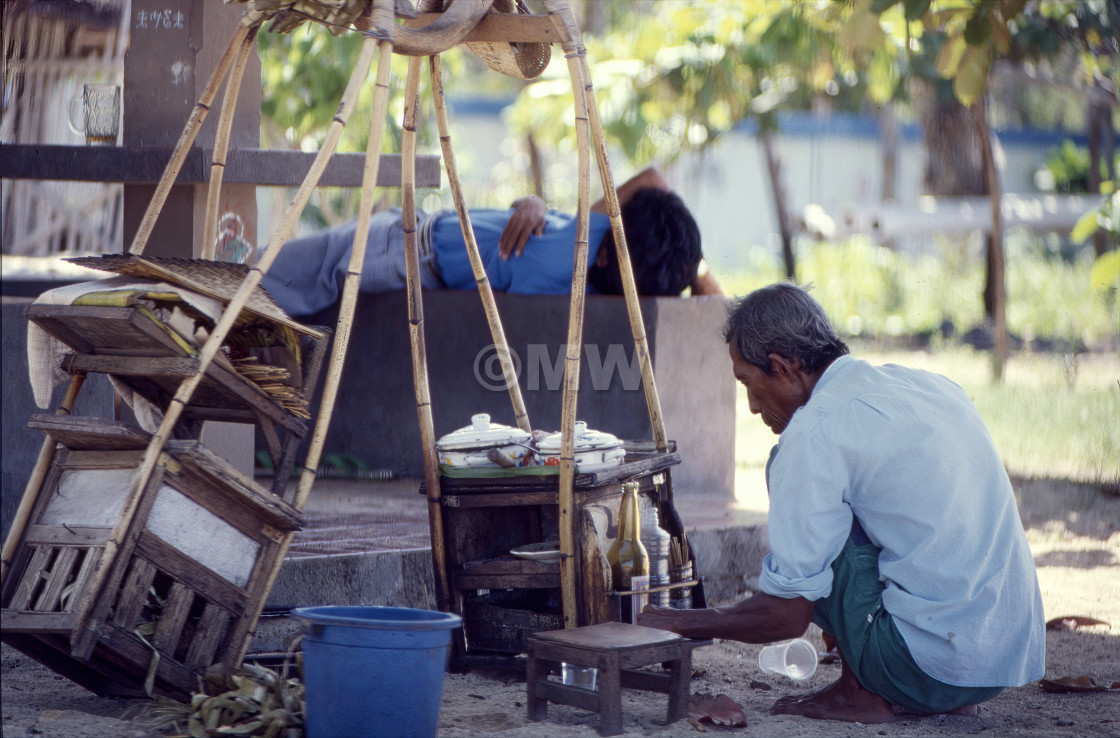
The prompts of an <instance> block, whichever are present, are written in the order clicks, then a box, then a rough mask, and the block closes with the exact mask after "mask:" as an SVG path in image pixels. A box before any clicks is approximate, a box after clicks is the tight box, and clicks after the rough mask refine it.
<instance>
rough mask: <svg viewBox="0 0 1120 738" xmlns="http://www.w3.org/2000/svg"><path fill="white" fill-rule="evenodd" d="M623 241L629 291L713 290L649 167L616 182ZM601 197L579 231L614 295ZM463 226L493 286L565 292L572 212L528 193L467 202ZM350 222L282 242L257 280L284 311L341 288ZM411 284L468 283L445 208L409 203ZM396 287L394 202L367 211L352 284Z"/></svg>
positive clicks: (695, 244)
mask: <svg viewBox="0 0 1120 738" xmlns="http://www.w3.org/2000/svg"><path fill="white" fill-rule="evenodd" d="M617 191H618V200H619V206H620V210H621V214H622V223H623V229H624V231H625V233H626V243H627V246H628V248H629V250H630V260H631V264H632V266H633V269H634V278H635V282H636V283H637V287H638V293H639V294H642V295H679V294H680V293H681V292H682V291H683V290H684V289H685V288H687V287H691V289H692V294H693V295H718V294H722V291H721V290H720V287H719V284H718V283H717V282H716V280H715V278H714V277H712V275H711V273H709V272H708V271H707V268H706V265H705V264H704V263H703V259H702V254H701V250H700V230H699V228H698V227H697V225H696V221H695V220H694V219H693V217H692V214H691V213H690V212H689V210H688V208H687V207H686V206H685V204H684V201H682V200H681V198H680V197H679V196H678V195H677V194H676V193H675V192H673V191H672V189H671V188H670V187H669V184H668V182H667V181H666V180H665V178H664V176H663V175H662V174H661V172H660V171H658V170H657V169H656V168H652V167H651V168H648V169H645V170H643V171H641V172H639V173H638V174H637V175H635V176H634V177H632V178H631V179H629V180H627V181H626V182H625V183H623V184H622V186H620V187H618V190H617ZM606 213H607V209H606V200H604V199H600V200H599V201H598V202H596V203H594V204H593V205H592V206H591V213H590V219H589V232H588V245H589V248H588V256H587V261H588V264H589V265H590V266H589V267H588V272H587V277H588V284H589V288H590V289H591V290H593V291H594V292H598V293H602V294H622V282H621V277H620V274H619V268H618V257H617V253H616V251H615V248H614V237H613V235H612V233H611V226H610V218H609V217H607V214H606ZM469 214H470V219H471V225H472V226H473V228H474V234H475V240H476V242H477V243H478V250H479V254H480V256H481V257H482V262H483V265H484V267H485V269H486V274H487V277H488V278H489V280H490V284H491V286H492V287H493V288H494V289H495V290H499V291H504V292H517V293H521V294H546V295H563V294H568V293H569V292H570V291H571V285H572V264H573V260H574V255H575V239H576V227H577V221H576V216H575V215H574V214H568V213H561V212H557V211H554V210H548V209H547V208H546V206H545V203H544V201H543V200H541V198H539V197H536V196H535V195H529V196H527V197H522V198H520V199H518V200H516V201H515V202H514V203H513V204H512V205H511V207H510V208H509V209H504V210H495V209H485V208H480V209H471V210H470V211H469ZM355 227H356V223H354V222H351V223H347V224H345V225H341V226H337V227H335V228H330V229H327V230H323V231H319V232H318V233H313V234H311V235H309V236H306V237H303V238H297V239H293V240H291V241H289V242H288V243H286V244H285V245H284V247H283V248H282V249H281V251H280V253H279V254H278V255H277V257H276V260H275V261H274V262H273V264H272V266H271V267H270V268H269V270H268V273H267V274H265V276H264V278H263V279H262V280H261V286H262V287H264V288H265V290H267V291H268V293H269V294H270V295H272V297H273V298H274V299H275V300H276V301H277V302H278V303H279V304H280V306H281V307H282V308H284V310H285V311H286V312H287V313H288V314H289V315H293V316H302V315H311V314H313V313H317V312H319V311H320V310H323V309H324V308H327V307H330V306H331V305H333V304H334V303H335V302H336V301H337V300H338V298H339V296H340V295H341V294H342V288H343V284H344V281H345V278H346V270H347V268H348V266H349V262H350V249H351V246H352V245H353V242H354V230H355ZM417 232H418V240H419V251H420V277H421V286H422V287H425V288H428V289H433V288H434V289H438V288H451V289H475V288H476V282H475V278H474V272H473V271H472V270H471V265H470V260H469V257H468V256H467V249H466V245H465V242H464V239H463V232H462V229H461V228H460V226H459V219H458V216H457V215H456V214H455V213H454V212H452V211H443V212H439V213H434V214H431V215H428V214H426V213H424V212H423V211H417ZM404 287H405V260H404V232H403V229H402V226H401V212H400V210H399V209H393V210H387V211H384V212H380V213H374V215H373V217H372V218H371V219H370V225H369V240H368V242H367V243H366V257H365V261H364V263H363V265H362V278H361V287H360V290H361V291H362V292H387V291H390V290H397V289H403V288H404Z"/></svg>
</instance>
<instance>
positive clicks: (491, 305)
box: [428, 56, 533, 431]
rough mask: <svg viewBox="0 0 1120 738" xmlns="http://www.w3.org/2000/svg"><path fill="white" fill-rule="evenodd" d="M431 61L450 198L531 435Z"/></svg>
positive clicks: (521, 421) (517, 412)
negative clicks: (452, 146)
mask: <svg viewBox="0 0 1120 738" xmlns="http://www.w3.org/2000/svg"><path fill="white" fill-rule="evenodd" d="M428 59H429V71H430V73H431V78H432V98H433V99H434V100H435V109H436V124H437V126H438V127H439V144H440V147H441V149H442V150H443V164H444V166H445V167H446V168H447V181H448V183H449V184H450V185H451V197H452V199H454V200H455V212H456V213H458V215H459V226H460V228H462V229H463V240H464V241H466V244H467V256H468V257H469V258H470V260H471V270H472V271H473V272H474V279H475V283H476V284H477V285H478V295H479V297H481V298H482V308H483V310H484V311H485V312H486V322H487V323H489V325H490V340H492V341H493V342H494V348H495V349H497V352H498V361H499V362H501V365H502V376H503V377H504V378H505V381H506V389H507V390H508V391H509V398H510V401H511V402H512V403H513V417H514V419H515V420H516V422H517V427H518V428H520V429H521V430H523V431H531V430H532V429H533V428H532V426H531V425H530V424H529V412H528V411H527V410H526V409H525V400H524V399H523V398H522V396H521V386H520V385H519V384H518V382H517V373H516V372H515V371H514V368H513V359H512V358H511V357H510V351H509V342H508V341H507V340H506V333H505V329H504V328H503V327H502V318H501V316H500V315H499V314H498V304H497V302H495V301H494V290H493V289H492V288H491V286H490V278H489V277H487V276H486V267H484V266H483V264H482V257H481V256H480V255H479V253H478V242H477V241H476V240H475V237H474V228H473V227H472V226H471V221H470V215H469V214H468V213H467V204H466V200H465V199H464V198H463V186H462V183H461V182H460V180H459V168H458V166H457V165H456V163H455V152H454V151H453V150H452V148H451V134H450V133H449V128H448V125H447V101H446V100H445V99H444V96H443V78H442V77H441V75H440V63H439V57H438V56H431V57H428Z"/></svg>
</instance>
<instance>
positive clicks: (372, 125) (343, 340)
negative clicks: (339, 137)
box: [294, 38, 393, 510]
mask: <svg viewBox="0 0 1120 738" xmlns="http://www.w3.org/2000/svg"><path fill="white" fill-rule="evenodd" d="M365 43H367V44H376V45H377V46H378V48H379V50H378V56H377V81H376V83H375V86H374V91H373V111H372V112H371V114H370V120H369V142H368V143H367V144H366V162H365V169H364V170H363V172H362V194H361V200H360V204H359V205H358V223H357V226H356V230H355V231H354V245H353V247H352V249H351V251H350V262H349V264H348V266H347V269H346V279H345V281H344V282H343V286H342V302H341V305H340V306H339V310H338V325H337V326H336V327H335V332H334V337H333V341H334V342H333V343H332V345H331V360H330V364H329V365H328V367H327V377H326V381H325V382H324V384H323V394H322V398H321V399H320V401H319V416H318V418H316V421H315V431H314V432H313V433H312V436H311V444H310V445H309V447H308V449H307V456H306V458H305V460H304V464H303V469H302V470H301V472H300V479H299V489H298V492H297V493H296V498H295V501H294V505H295V508H296V509H297V510H302V509H303V506H304V505H305V504H307V499H308V497H309V496H310V495H311V487H312V485H313V484H314V481H315V475H316V474H317V473H318V469H319V459H320V457H321V456H322V453H323V447H324V445H325V444H326V440H327V431H328V430H329V429H330V425H331V416H332V415H333V413H334V406H335V402H336V401H337V399H338V387H339V383H340V382H341V379H342V369H343V365H344V364H345V361H346V350H347V348H348V346H349V345H350V332H351V330H352V329H353V326H354V310H355V308H356V306H357V304H358V289H359V288H360V287H361V281H362V265H363V263H364V262H365V254H366V242H367V241H368V240H369V220H370V214H371V213H372V211H373V195H374V190H375V189H376V187H377V174H378V169H379V167H380V164H381V134H382V131H383V129H384V126H385V114H386V111H387V110H388V108H389V72H390V68H391V63H390V62H391V60H392V56H393V44H392V42H389V41H380V42H379V41H375V40H374V39H372V38H367V39H366V40H365Z"/></svg>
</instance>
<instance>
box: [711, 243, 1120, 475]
mask: <svg viewBox="0 0 1120 738" xmlns="http://www.w3.org/2000/svg"><path fill="white" fill-rule="evenodd" d="M796 250H797V259H798V282H799V283H800V284H808V283H810V282H811V283H812V284H813V290H812V295H813V296H814V297H815V298H816V299H817V300H818V301H820V303H821V304H822V305H823V306H824V308H825V310H826V311H827V312H828V314H829V315H830V316H831V317H832V322H833V324H834V325H835V327H836V330H837V331H838V332H839V333H840V334H841V335H842V336H843V337H844V338H845V340H847V341H848V342H849V344H850V345H851V346H852V353H853V354H855V355H856V356H858V357H860V358H864V359H867V360H869V361H871V362H872V363H873V364H882V363H887V362H894V363H898V364H903V365H907V366H914V367H919V368H923V369H929V370H931V371H935V372H938V373H939V374H944V375H946V376H948V377H950V378H951V379H953V380H954V381H956V382H957V383H958V384H960V385H961V386H962V387H964V388H965V390H966V391H967V392H968V394H969V396H970V397H972V399H973V402H975V403H976V406H977V408H978V409H979V410H980V414H981V415H982V416H983V417H984V420H985V422H986V423H987V424H988V428H989V430H990V431H991V433H992V437H993V439H994V440H995V443H996V447H997V448H998V449H999V452H1000V455H1001V457H1002V458H1003V461H1004V464H1005V465H1006V466H1007V468H1008V470H1009V471H1010V472H1011V473H1012V474H1016V475H1023V476H1030V477H1050V478H1063V479H1071V480H1077V481H1087V482H1116V481H1118V480H1120V354H1118V353H1117V350H1116V348H1115V347H1116V345H1117V341H1118V340H1120V339H1118V336H1120V294H1118V289H1120V284H1112V285H1104V284H1097V285H1095V284H1093V282H1092V279H1091V277H1090V274H1091V272H1092V269H1093V256H1094V255H1093V252H1092V249H1091V248H1088V247H1081V248H1077V247H1072V246H1070V245H1069V244H1063V243H1061V242H1060V241H1058V240H1055V239H1054V238H1053V237H1042V236H1037V235H1033V234H1031V233H1029V232H1025V231H1019V232H1012V233H1010V234H1009V235H1008V237H1007V239H1006V241H1005V250H1006V253H1007V259H1006V264H1007V320H1008V326H1009V328H1010V330H1011V332H1012V334H1014V335H1016V336H1018V337H1021V338H1024V339H1031V338H1035V337H1038V338H1044V339H1048V340H1049V341H1050V342H1051V345H1052V346H1054V347H1055V348H1058V349H1060V348H1062V347H1066V352H1065V353H1063V351H1061V350H1056V351H1054V352H1052V353H1039V352H1035V353H1031V352H1028V351H1018V352H1015V353H1014V354H1013V355H1012V356H1011V358H1010V360H1009V362H1008V364H1007V366H1006V367H1005V372H1004V379H1003V381H1002V382H998V383H996V382H993V381H992V374H993V372H992V365H991V358H990V356H989V355H988V354H985V353H981V352H977V351H974V350H972V349H970V348H968V347H967V346H964V345H962V344H961V343H960V340H959V339H960V336H961V334H963V333H964V332H965V331H967V330H969V329H971V328H974V327H976V326H979V325H981V323H982V321H983V318H984V315H983V303H982V300H981V291H982V289H983V276H984V275H983V270H982V268H981V265H982V263H983V262H982V258H983V254H982V253H981V252H980V250H979V248H978V244H977V243H976V241H975V240H971V241H970V240H968V239H942V240H940V241H939V242H938V245H937V248H936V249H935V250H936V252H937V253H936V254H935V255H930V254H926V255H915V254H908V253H899V252H896V251H892V250H890V249H887V248H884V247H881V246H876V245H874V244H872V243H871V242H870V241H868V240H867V239H866V238H862V237H854V238H850V239H847V240H845V241H842V242H839V243H813V242H810V241H807V240H804V239H802V240H799V241H798V243H797V244H796ZM749 262H750V263H749V266H748V268H746V269H744V270H742V271H741V272H737V273H731V274H727V273H717V274H716V276H717V278H718V279H719V280H720V282H721V283H722V284H723V286H724V289H725V290H726V291H727V292H728V293H729V294H732V295H742V294H746V293H747V292H749V291H751V290H753V289H756V288H758V287H762V286H764V285H767V284H770V283H772V282H775V281H779V280H781V279H783V277H784V275H783V272H782V271H781V265H780V263H779V261H778V259H777V258H776V257H775V256H774V254H773V253H772V252H770V251H767V250H764V249H761V248H756V249H753V250H751V252H750V253H749ZM944 321H950V322H952V324H953V326H954V328H955V332H956V335H955V336H953V337H950V338H943V337H942V334H941V331H940V329H941V326H942V323H943V322H944ZM914 336H923V337H925V338H927V339H928V341H927V344H926V345H928V346H929V348H930V349H931V350H930V351H912V352H895V353H888V352H886V351H884V350H883V349H882V347H883V346H892V345H893V346H901V345H915V344H914V343H913V341H910V342H909V344H907V342H906V339H907V338H908V337H914ZM896 337H897V338H896ZM1078 344H1081V345H1082V346H1085V347H1089V348H1090V349H1092V350H1091V351H1090V352H1088V353H1080V354H1079V353H1070V352H1069V349H1068V347H1072V346H1077V345H1078ZM1110 346H1111V348H1109V347H1110ZM736 430H737V434H738V435H737V442H736V443H737V449H738V450H737V455H736V462H737V465H738V466H739V467H740V468H741V469H753V470H758V469H761V468H762V467H764V466H765V463H766V458H767V455H768V454H769V450H770V447H771V446H773V444H774V436H773V435H772V434H771V433H770V430H769V429H768V428H766V427H765V426H764V425H763V424H762V423H761V422H760V421H759V420H758V419H757V418H755V417H754V416H752V415H751V414H750V411H749V410H748V408H747V403H746V395H745V393H744V392H743V391H742V390H740V399H739V405H738V413H737V428H736Z"/></svg>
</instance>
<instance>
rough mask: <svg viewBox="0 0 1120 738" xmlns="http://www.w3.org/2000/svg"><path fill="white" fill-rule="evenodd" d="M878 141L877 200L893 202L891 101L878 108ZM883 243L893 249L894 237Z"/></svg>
mask: <svg viewBox="0 0 1120 738" xmlns="http://www.w3.org/2000/svg"><path fill="white" fill-rule="evenodd" d="M878 117H879V141H880V146H881V148H880V151H882V155H883V156H882V159H881V161H880V164H881V171H882V185H881V186H880V188H879V200H880V201H881V202H884V203H893V202H894V201H895V200H896V199H897V192H898V185H897V179H898V116H897V115H895V108H894V103H893V102H887V103H885V104H884V105H883V106H882V107H881V108H879V115H878ZM883 245H884V246H886V247H887V248H889V249H894V247H895V243H894V239H893V238H892V239H886V240H885V241H883Z"/></svg>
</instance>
